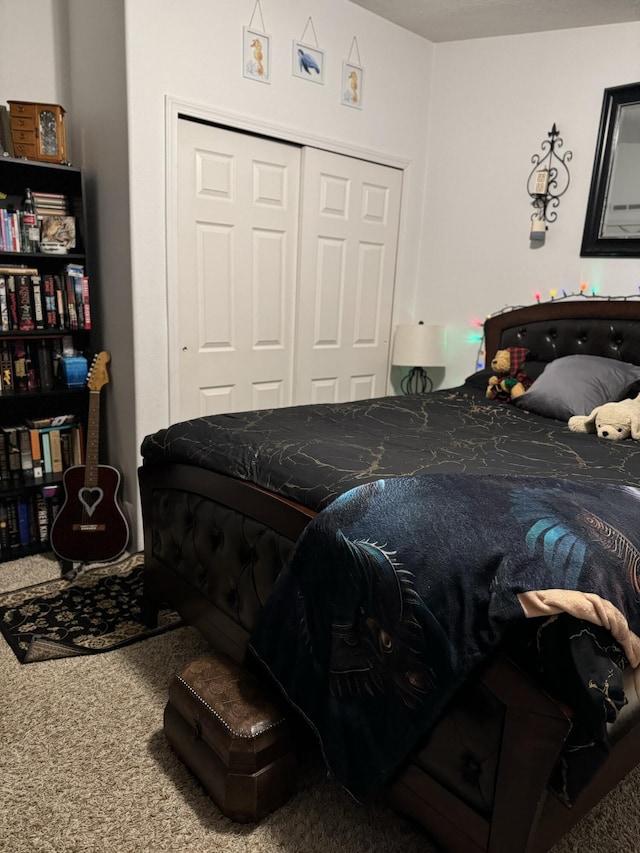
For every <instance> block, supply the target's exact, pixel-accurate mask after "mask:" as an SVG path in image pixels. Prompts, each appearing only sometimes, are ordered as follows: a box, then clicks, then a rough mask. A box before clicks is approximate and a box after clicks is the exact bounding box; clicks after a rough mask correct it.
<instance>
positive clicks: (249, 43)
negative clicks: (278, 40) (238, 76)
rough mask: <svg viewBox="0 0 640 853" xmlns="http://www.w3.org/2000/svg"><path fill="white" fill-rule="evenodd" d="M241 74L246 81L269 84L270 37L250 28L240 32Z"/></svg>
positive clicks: (244, 28)
mask: <svg viewBox="0 0 640 853" xmlns="http://www.w3.org/2000/svg"><path fill="white" fill-rule="evenodd" d="M242 74H243V76H244V77H246V78H247V79H248V80H257V81H258V82H260V83H270V82H271V37H270V36H268V35H267V34H266V33H261V32H259V31H258V30H254V29H252V28H251V27H243V30H242Z"/></svg>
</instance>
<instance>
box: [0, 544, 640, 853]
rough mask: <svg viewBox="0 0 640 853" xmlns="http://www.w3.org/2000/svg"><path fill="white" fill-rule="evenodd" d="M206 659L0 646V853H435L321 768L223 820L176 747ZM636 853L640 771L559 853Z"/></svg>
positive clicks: (192, 649) (12, 579)
mask: <svg viewBox="0 0 640 853" xmlns="http://www.w3.org/2000/svg"><path fill="white" fill-rule="evenodd" d="M57 573H58V567H57V565H56V563H55V562H53V560H51V559H50V558H46V557H34V558H29V559H26V560H16V561H14V562H12V563H4V564H0V590H8V589H13V588H17V587H20V586H26V585H29V584H32V583H38V582H40V581H43V580H46V579H48V578H50V577H54V576H57ZM204 648H205V646H204V644H203V642H202V640H201V639H200V638H199V636H198V635H197V633H196V632H195V631H194V630H193V629H191V628H178V629H177V630H175V631H171V632H169V633H168V634H164V635H162V636H160V637H154V638H151V639H148V640H144V641H142V642H140V643H137V644H135V645H132V646H128V647H126V648H124V649H120V650H116V651H112V652H107V653H105V654H103V655H96V656H93V657H82V658H67V659H63V660H57V661H46V662H42V663H33V664H29V665H21V664H20V663H18V661H17V659H16V658H15V656H14V654H13V652H12V651H11V650H10V648H9V646H8V645H7V644H6V643H5V642H4V640H2V639H0V851H2V853H102V851H104V853H145V852H146V851H148V853H249V851H251V853H328V851H336V853H433V851H435V850H436V849H437V848H436V847H435V846H434V845H433V844H431V843H430V842H429V840H428V839H427V837H426V835H425V834H424V833H423V832H422V831H421V830H420V829H418V828H417V827H416V826H414V825H413V824H411V823H410V822H409V821H408V820H405V819H404V818H402V817H401V816H399V815H396V814H394V813H393V812H391V811H390V810H388V809H386V808H382V807H362V806H358V805H356V804H355V803H354V802H353V801H352V800H351V799H350V798H349V797H348V796H347V795H346V794H344V793H343V792H342V791H341V790H340V789H338V788H337V787H336V786H335V785H334V784H333V783H332V781H331V780H330V779H328V778H327V775H326V773H325V771H324V769H323V768H322V766H321V764H320V762H319V761H318V760H317V759H316V758H315V757H313V756H310V757H308V758H306V759H305V762H304V764H303V766H302V768H301V780H300V785H299V790H298V793H297V794H296V795H295V796H294V798H293V799H292V800H290V801H289V803H288V804H287V805H286V806H284V807H282V808H281V809H280V810H278V811H277V812H276V813H274V814H273V815H271V816H270V817H269V818H267V819H266V820H265V821H263V822H262V823H261V824H260V825H258V826H255V827H247V826H240V825H237V824H234V823H232V822H231V821H229V820H227V819H226V818H224V817H222V816H221V815H220V813H219V812H218V811H217V810H216V808H215V806H214V805H213V803H212V801H211V800H210V799H209V798H208V797H207V796H206V794H205V793H204V792H203V791H202V789H201V788H200V787H199V785H198V783H197V782H196V781H195V780H194V778H193V777H192V776H191V775H190V774H189V772H188V771H187V770H186V768H185V767H184V766H183V765H182V764H181V763H180V761H179V760H178V759H177V758H176V757H175V756H174V755H173V753H172V752H171V750H170V749H169V747H168V745H167V743H166V741H165V738H164V734H163V731H162V712H163V708H164V705H165V702H166V696H167V687H168V684H169V681H170V679H171V677H172V676H173V674H174V673H175V672H176V671H177V670H178V669H179V668H180V667H181V666H182V665H183V664H185V663H186V662H187V661H188V660H190V659H191V658H192V657H194V656H195V655H197V654H198V653H199V652H200V651H201V650H203V649H204ZM570 851H571V853H578V851H580V853H585V851H594V853H595V851H597V853H614V851H616V853H620V851H630V853H638V851H640V768H639V769H637V770H636V771H635V772H634V773H633V774H632V775H631V776H630V777H628V778H627V780H625V782H623V783H622V784H621V785H620V786H619V787H618V788H617V789H616V790H615V791H614V792H613V793H612V794H611V795H610V796H609V797H608V799H607V800H606V801H605V802H604V803H603V804H601V806H600V807H598V808H597V809H596V810H594V811H593V812H592V813H591V814H590V815H589V816H588V817H587V818H586V819H585V820H584V821H583V822H582V824H581V825H580V826H578V827H577V828H576V829H575V830H574V831H573V832H572V833H571V834H570V835H568V836H567V837H566V838H565V839H564V840H563V841H562V842H561V843H560V844H559V845H557V846H556V847H555V848H554V853H570Z"/></svg>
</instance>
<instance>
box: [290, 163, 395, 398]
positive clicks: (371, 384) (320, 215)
mask: <svg viewBox="0 0 640 853" xmlns="http://www.w3.org/2000/svg"><path fill="white" fill-rule="evenodd" d="M401 191H402V172H401V171H400V170H399V169H393V168H390V167H388V166H380V165H377V164H375V163H369V162H366V161H364V160H357V159H355V158H353V157H346V156H343V155H340V154H332V153H330V152H327V151H320V150H318V149H315V148H305V149H304V150H303V165H302V201H301V220H300V221H301V226H300V255H299V269H298V295H297V299H298V320H297V325H296V363H295V373H294V402H295V403H296V404H302V403H326V402H344V401H346V400H358V399H365V398H367V397H375V396H378V395H382V394H385V393H386V387H387V377H388V372H389V341H390V333H391V313H392V305H393V290H394V281H395V267H396V252H397V243H398V227H399V217H400V196H401Z"/></svg>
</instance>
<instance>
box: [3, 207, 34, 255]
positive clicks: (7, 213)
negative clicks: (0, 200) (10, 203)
mask: <svg viewBox="0 0 640 853" xmlns="http://www.w3.org/2000/svg"><path fill="white" fill-rule="evenodd" d="M26 230H27V225H26V223H25V221H24V213H23V212H22V211H21V210H7V209H5V208H2V209H0V252H27V251H30V247H31V242H30V241H29V239H28V238H27V236H26Z"/></svg>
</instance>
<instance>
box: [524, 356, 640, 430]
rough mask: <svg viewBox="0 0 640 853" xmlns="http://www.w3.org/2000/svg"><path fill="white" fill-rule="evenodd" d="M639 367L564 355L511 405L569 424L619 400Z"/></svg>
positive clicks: (621, 362)
mask: <svg viewBox="0 0 640 853" xmlns="http://www.w3.org/2000/svg"><path fill="white" fill-rule="evenodd" d="M639 379H640V367H639V366H638V365H635V364H630V363H629V362H627V361H618V360H617V359H614V358H604V357H603V356H599V355H566V356H564V357H563V358H557V359H556V360H555V361H552V362H550V363H549V364H548V365H547V366H546V367H545V369H544V371H543V373H542V375H541V376H540V377H539V378H538V379H536V381H535V382H534V383H533V385H532V386H531V388H529V390H528V391H525V393H524V394H522V396H520V397H517V398H516V399H515V400H514V401H513V402H514V403H515V405H516V406H518V407H519V408H521V409H526V411H528V412H534V413H535V414H536V415H543V416H544V417H545V418H556V419H557V420H559V421H568V420H569V418H570V417H571V416H572V415H589V414H591V412H592V411H593V409H595V408H596V406H602V405H603V403H610V402H612V401H616V400H621V399H623V398H624V396H625V391H626V390H627V388H628V387H629V385H631V384H632V383H633V382H635V381H637V380H639Z"/></svg>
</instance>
